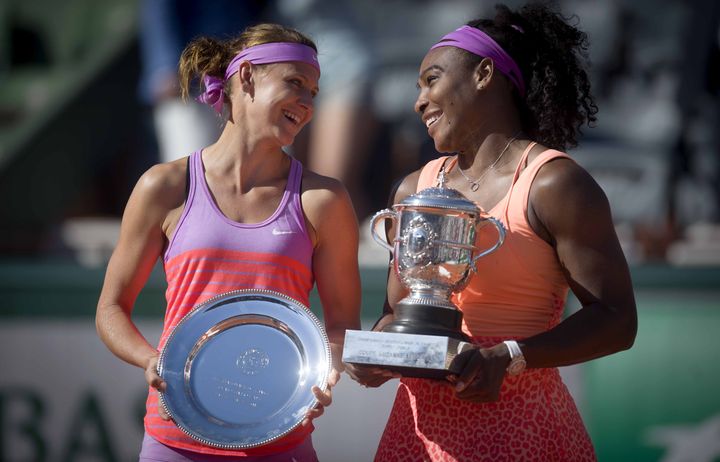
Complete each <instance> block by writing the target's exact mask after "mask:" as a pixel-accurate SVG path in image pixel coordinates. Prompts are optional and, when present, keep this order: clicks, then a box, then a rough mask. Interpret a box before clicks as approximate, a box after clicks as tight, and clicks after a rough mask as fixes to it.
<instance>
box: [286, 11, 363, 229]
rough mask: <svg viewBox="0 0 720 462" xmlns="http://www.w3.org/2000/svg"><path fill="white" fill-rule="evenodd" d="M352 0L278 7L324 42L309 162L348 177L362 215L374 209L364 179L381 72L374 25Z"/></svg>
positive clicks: (298, 154) (315, 168) (300, 154)
mask: <svg viewBox="0 0 720 462" xmlns="http://www.w3.org/2000/svg"><path fill="white" fill-rule="evenodd" d="M360 8H367V6H366V5H360V4H359V3H358V2H354V1H352V0H302V1H298V0H281V1H279V2H277V13H278V14H279V15H280V17H281V18H282V21H283V22H287V23H289V24H292V25H293V26H295V27H297V28H298V29H300V30H302V31H304V32H306V33H308V34H309V35H310V36H311V37H312V38H313V39H314V40H315V41H316V43H317V45H318V50H319V52H318V59H319V60H320V64H321V66H322V76H321V77H320V93H319V95H318V97H317V99H316V101H315V116H314V118H313V121H312V123H311V126H310V132H309V139H308V140H307V143H306V147H305V150H304V152H303V150H302V148H300V149H297V150H296V151H295V152H294V154H295V155H296V157H298V158H300V159H302V160H304V161H305V163H306V164H307V166H308V168H310V169H311V170H313V171H315V172H317V173H320V174H322V175H327V176H330V177H333V178H337V179H339V180H340V181H342V182H343V183H344V184H345V186H346V187H347V189H348V191H349V193H350V195H351V197H352V201H353V205H354V207H355V210H356V213H357V214H358V216H359V217H360V218H362V217H363V216H365V215H366V214H368V213H369V212H370V209H369V205H368V200H367V195H366V185H365V183H364V181H363V179H364V173H365V168H366V165H367V159H368V157H369V155H370V153H371V151H372V147H373V144H372V143H373V134H374V130H373V129H374V126H375V118H374V114H373V112H372V107H371V105H370V98H369V95H370V90H371V82H372V80H373V79H374V78H375V77H376V74H377V72H376V71H377V69H376V68H377V59H376V53H375V50H374V46H373V41H372V39H371V34H372V31H371V30H370V29H369V25H368V24H367V23H365V22H363V15H362V14H361V11H359V10H360Z"/></svg>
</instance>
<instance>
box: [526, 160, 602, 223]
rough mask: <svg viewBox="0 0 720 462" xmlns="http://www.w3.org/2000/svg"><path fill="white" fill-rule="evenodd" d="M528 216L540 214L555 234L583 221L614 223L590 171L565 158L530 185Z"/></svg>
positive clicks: (549, 164) (552, 163)
mask: <svg viewBox="0 0 720 462" xmlns="http://www.w3.org/2000/svg"><path fill="white" fill-rule="evenodd" d="M528 216H529V218H530V219H531V222H532V220H533V218H534V217H537V219H539V221H540V222H541V223H542V225H543V227H544V228H545V229H546V230H547V231H548V232H549V233H550V234H551V235H555V234H556V232H557V231H559V230H560V229H575V228H577V227H578V226H580V224H581V223H585V224H586V225H588V226H590V225H592V226H600V225H601V224H602V226H603V227H606V226H607V225H610V224H611V223H612V217H611V213H610V204H609V202H608V199H607V196H606V195H605V192H604V191H603V190H602V188H601V187H600V185H599V184H598V183H597V181H595V179H594V178H593V177H592V175H590V173H589V172H588V171H587V170H585V169H584V168H583V167H582V166H580V165H579V164H577V163H576V162H575V161H574V160H572V159H568V158H565V157H561V158H557V159H553V160H551V161H550V162H547V163H546V164H545V165H543V166H542V167H541V168H540V170H539V171H538V173H537V176H536V177H535V180H534V181H533V183H532V186H531V188H530V200H529V204H528Z"/></svg>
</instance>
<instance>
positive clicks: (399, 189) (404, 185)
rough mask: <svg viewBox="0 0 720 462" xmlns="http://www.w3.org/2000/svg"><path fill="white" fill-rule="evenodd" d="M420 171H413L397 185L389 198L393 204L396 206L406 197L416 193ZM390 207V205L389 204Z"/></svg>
mask: <svg viewBox="0 0 720 462" xmlns="http://www.w3.org/2000/svg"><path fill="white" fill-rule="evenodd" d="M421 171H422V169H418V170H415V171H414V172H412V173H410V174H408V175H406V176H405V177H404V178H402V179H401V180H400V181H399V183H397V185H396V187H395V188H394V191H393V192H392V193H391V195H390V198H391V201H392V203H393V204H397V203H398V202H400V201H402V200H403V199H405V198H406V197H408V196H410V195H412V194H415V193H416V192H417V186H418V181H419V180H420V172H421ZM389 205H392V204H389Z"/></svg>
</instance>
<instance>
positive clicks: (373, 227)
mask: <svg viewBox="0 0 720 462" xmlns="http://www.w3.org/2000/svg"><path fill="white" fill-rule="evenodd" d="M388 218H389V219H391V220H392V221H396V220H397V214H396V213H395V212H394V211H392V210H390V209H383V210H380V211H379V212H378V213H376V214H375V215H373V217H372V220H370V234H371V235H372V238H373V239H374V240H375V242H377V243H378V244H380V246H382V247H384V248H385V249H387V250H388V252H390V255H392V253H393V247H392V246H391V245H390V244H388V243H387V241H386V240H385V238H384V237H382V236H380V235H379V234H378V233H377V223H378V221H380V220H382V221H383V222H384V221H385V220H387V219H388Z"/></svg>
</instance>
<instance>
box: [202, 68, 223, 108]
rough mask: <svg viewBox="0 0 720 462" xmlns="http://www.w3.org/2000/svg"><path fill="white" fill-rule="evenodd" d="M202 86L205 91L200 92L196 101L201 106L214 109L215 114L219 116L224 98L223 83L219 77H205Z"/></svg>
mask: <svg viewBox="0 0 720 462" xmlns="http://www.w3.org/2000/svg"><path fill="white" fill-rule="evenodd" d="M203 85H204V86H205V91H204V92H202V93H201V94H200V96H198V97H197V98H196V99H197V100H198V101H199V102H201V103H203V104H207V105H208V106H211V107H212V108H213V109H215V112H217V113H218V114H221V113H222V108H223V99H224V96H225V91H224V87H225V82H224V81H223V79H221V78H219V77H215V76H213V75H206V76H205V77H204V78H203Z"/></svg>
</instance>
